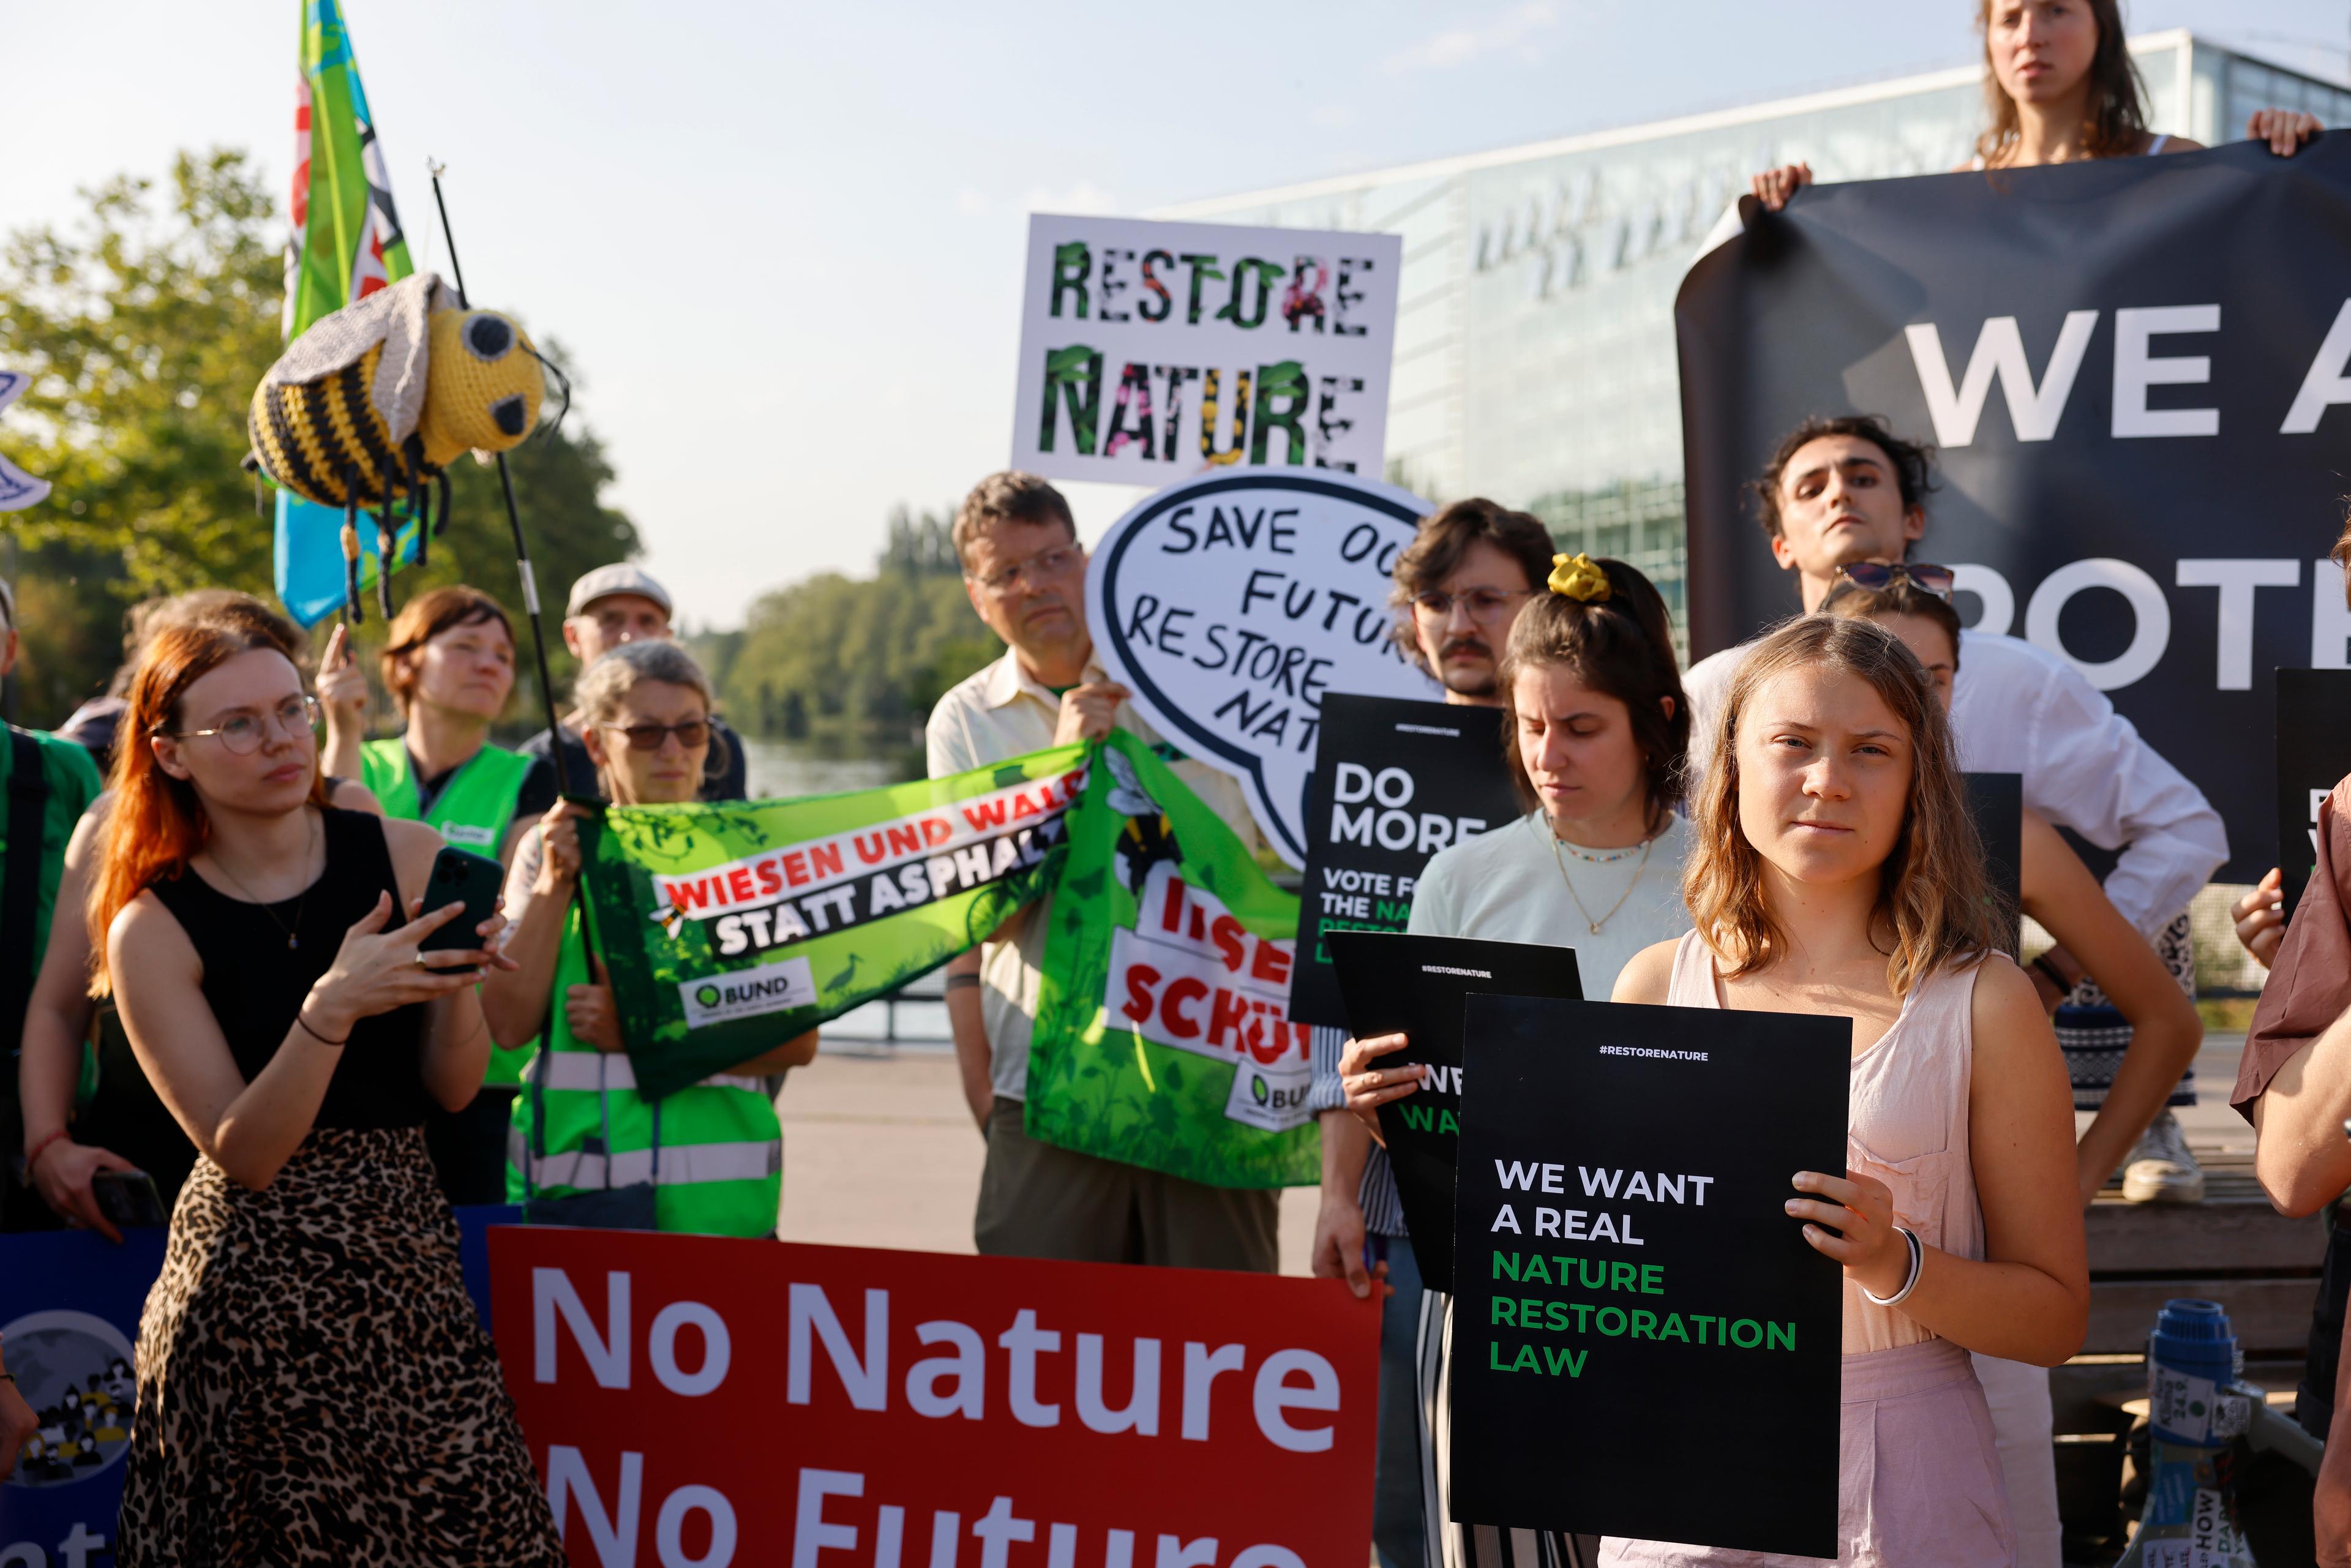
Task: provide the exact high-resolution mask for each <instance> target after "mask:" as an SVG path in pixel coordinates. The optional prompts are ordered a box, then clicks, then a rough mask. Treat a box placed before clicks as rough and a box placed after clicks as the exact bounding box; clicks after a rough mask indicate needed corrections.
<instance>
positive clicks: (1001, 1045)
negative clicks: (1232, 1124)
mask: <svg viewBox="0 0 2351 1568" xmlns="http://www.w3.org/2000/svg"><path fill="white" fill-rule="evenodd" d="M955 549H956V559H957V560H959V561H960V562H961V563H962V565H963V573H964V588H965V591H967V593H969V595H970V596H971V607H972V609H973V610H975V611H977V612H978V614H979V618H980V620H982V621H983V622H987V629H988V630H989V631H991V632H995V633H996V634H997V636H998V637H1000V638H1002V639H1003V640H1004V643H1005V644H1006V646H1005V651H1004V656H1003V657H1002V658H1000V659H998V660H996V661H995V662H994V663H992V664H988V665H987V667H985V668H984V669H982V670H980V671H979V672H978V673H977V674H974V675H972V676H971V677H970V678H969V679H967V680H966V681H965V682H963V684H962V685H958V686H956V688H955V689H954V690H952V691H950V692H948V693H947V694H946V695H945V696H943V697H941V698H940V699H939V700H938V705H937V706H935V707H934V708H932V710H931V718H930V723H929V725H928V726H927V727H925V742H926V747H927V750H928V753H929V762H930V774H931V777H932V778H939V777H941V776H943V775H946V774H952V773H965V772H968V771H970V770H971V769H973V768H983V767H986V766H987V764H989V763H991V762H999V761H1002V760H1003V759H1004V758H1009V757H1019V756H1020V755H1022V754H1023V753H1026V752H1030V751H1038V750H1041V749H1043V748H1044V747H1049V746H1066V745H1069V744H1071V743H1072V742H1074V741H1080V740H1095V739H1100V738H1101V737H1102V736H1104V735H1107V734H1108V733H1109V732H1110V731H1111V729H1112V728H1113V727H1116V728H1119V729H1123V730H1126V731H1128V732H1129V733H1131V734H1133V735H1134V736H1135V737H1138V738H1140V739H1142V740H1144V741H1146V742H1149V743H1151V744H1153V745H1155V746H1159V747H1162V748H1163V754H1164V752H1165V743H1164V742H1163V741H1161V739H1160V737H1159V735H1158V732H1157V731H1155V730H1154V729H1153V728H1152V727H1151V726H1150V724H1149V723H1148V722H1146V721H1145V720H1144V718H1143V717H1142V716H1141V715H1139V714H1137V713H1136V712H1135V711H1134V708H1133V707H1132V706H1129V705H1128V702H1127V692H1126V688H1125V687H1123V686H1121V685H1117V684H1116V683H1114V682H1113V681H1111V680H1110V679H1109V678H1108V677H1107V676H1105V675H1104V674H1103V673H1102V666H1101V664H1099V663H1097V662H1096V660H1095V658H1094V645H1093V638H1092V635H1091V634H1090V633H1089V632H1087V630H1086V552H1085V549H1084V547H1083V546H1081V545H1080V544H1079V543H1078V528H1077V522H1076V520H1075V519H1074V518H1073V517H1071V512H1070V505H1069V503H1068V502H1067V501H1065V500H1063V499H1062V497H1061V492H1060V491H1059V490H1056V489H1055V488H1053V486H1050V485H1049V484H1047V483H1046V482H1045V481H1044V480H1042V479H1040V478H1039V477H1038V476H1035V475H1033V474H1021V473H1017V472H1010V471H1007V472H1005V473H1001V474H991V475H989V476H987V478H985V479H982V480H981V481H980V482H979V483H978V484H977V485H975V486H972V491H971V494H970V495H968V496H967V497H964V501H963V505H962V507H960V508H958V509H957V511H956V521H955ZM1172 765H1173V767H1174V768H1175V773H1176V774H1177V776H1178V777H1180V778H1181V779H1183V780H1184V782H1185V783H1186V785H1187V786H1189V787H1190V789H1192V792H1193V793H1194V794H1196V795H1197V796H1198V797H1199V798H1200V800H1202V801H1203V802H1204V803H1206V804H1207V807H1208V808H1209V809H1210V810H1213V811H1215V812H1216V813H1217V815H1218V816H1219V817H1221V818H1223V819H1224V821H1225V822H1226V824H1227V825H1228V827H1230V828H1231V829H1232V830H1233V831H1234V832H1236V833H1238V834H1239V835H1240V838H1241V841H1242V842H1244V843H1246V844H1249V845H1250V846H1252V847H1254V846H1255V845H1256V844H1257V843H1258V841H1259V838H1258V831H1257V826H1256V824H1255V822H1254V821H1252V820H1251V819H1250V817H1249V802H1248V801H1247V800H1246V799H1244V798H1243V796H1242V794H1241V790H1240V786H1239V785H1238V784H1237V783H1235V782H1234V781H1233V779H1232V778H1231V776H1230V775H1228V774H1225V773H1221V772H1218V771H1217V769H1215V768H1209V767H1207V765H1206V764H1203V763H1199V762H1195V761H1191V760H1189V759H1187V758H1172ZM1049 904H1050V900H1048V901H1046V902H1045V903H1040V904H1033V905H1031V906H1029V908H1028V909H1026V910H1024V911H1022V912H1021V913H1020V914H1019V915H1015V916H1014V917H1013V918H1012V919H1011V920H1010V921H1008V922H1007V923H1006V924H1005V925H1003V926H1001V927H999V928H998V931H997V933H996V936H995V937H994V939H993V940H991V941H989V942H987V943H985V944H983V945H982V946H980V947H978V948H977V949H975V950H973V951H971V952H967V953H965V954H964V955H962V956H959V957H957V958H956V959H954V960H952V961H951V962H949V964H948V965H947V967H946V987H947V1019H948V1024H949V1027H950V1029H951V1030H952V1031H953V1033H954V1036H955V1047H956V1061H957V1063H958V1064H959V1065H960V1066H961V1068H962V1070H963V1083H964V1093H965V1096H966V1098H967V1100H968V1101H969V1103H970V1105H971V1113H972V1119H973V1120H974V1121H976V1122H977V1124H979V1129H980V1133H981V1135H982V1136H984V1137H985V1138H986V1139H987V1164H986V1165H985V1166H983V1167H982V1170H981V1173H980V1183H979V1206H978V1213H977V1216H976V1217H975V1218H974V1220H973V1224H972V1239H973V1240H974V1242H975V1243H976V1244H977V1247H978V1249H979V1250H980V1251H982V1252H984V1253H988V1254H992V1255H996V1256H999V1257H1016V1258H1066V1259H1071V1260H1077V1261H1080V1262H1094V1263H1151V1264H1159V1265H1163V1266H1166V1267H1172V1268H1188V1269H1243V1270H1253V1271H1255V1272H1258V1273H1263V1274H1270V1273H1273V1272H1274V1271H1275V1270H1276V1269H1277V1268H1278V1267H1279V1264H1280V1258H1279V1255H1278V1253H1277V1252H1276V1250H1275V1244H1274V1226H1275V1220H1276V1218H1277V1208H1276V1203H1275V1195H1274V1194H1273V1193H1270V1192H1262V1191H1258V1192H1245V1191H1239V1190H1236V1189H1232V1188H1227V1187H1214V1186H1203V1185H1202V1184H1200V1183H1198V1182H1190V1181H1185V1180H1183V1179H1182V1178H1180V1177H1177V1176H1166V1175H1164V1174H1162V1173H1161V1172H1158V1171H1149V1170H1144V1169H1143V1168H1142V1167H1140V1166H1128V1165H1121V1164H1119V1163H1118V1162H1116V1161H1114V1160H1104V1159H1097V1158H1094V1157H1093V1156H1092V1155H1081V1154H1075V1153H1072V1152H1071V1151H1070V1150H1067V1149H1060V1148H1055V1147H1054V1146H1052V1145H1050V1144H1042V1143H1039V1142H1036V1141H1035V1140H1033V1139H1031V1138H1030V1137H1029V1134H1028V1131H1027V1127H1026V1125H1025V1122H1024V1114H1025V1113H1024V1111H1023V1105H1022V1102H1023V1100H1024V1098H1025V1096H1026V1093H1027V1089H1028V1076H1029V1032H1030V1030H1032V1029H1033V1028H1034V1027H1035V1024H1036V1019H1037V992H1038V983H1039V980H1040V973H1039V966H1040V964H1041V963H1042V962H1043V959H1044V956H1045V933H1046V930H1047V928H1048V926H1049V925H1050V918H1049V912H1048V905H1049Z"/></svg>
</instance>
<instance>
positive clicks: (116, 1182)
mask: <svg viewBox="0 0 2351 1568" xmlns="http://www.w3.org/2000/svg"><path fill="white" fill-rule="evenodd" d="M89 1192H90V1196H91V1197H94V1198H96V1199H97V1200H98V1211H99V1213H100V1214H102V1215H104V1216H106V1218H107V1223H109V1224H110V1225H112V1226H114V1227H116V1228H118V1229H122V1230H132V1229H152V1228H154V1227H156V1226H159V1225H164V1224H168V1223H169V1222H170V1217H169V1216H168V1215H166V1214H165V1213H164V1212H163V1195H162V1193H160V1192H158V1191H156V1190H155V1178H154V1177H153V1176H149V1175H148V1174H147V1173H146V1172H145V1171H99V1172H96V1173H94V1174H93V1175H92V1176H90V1178H89Z"/></svg>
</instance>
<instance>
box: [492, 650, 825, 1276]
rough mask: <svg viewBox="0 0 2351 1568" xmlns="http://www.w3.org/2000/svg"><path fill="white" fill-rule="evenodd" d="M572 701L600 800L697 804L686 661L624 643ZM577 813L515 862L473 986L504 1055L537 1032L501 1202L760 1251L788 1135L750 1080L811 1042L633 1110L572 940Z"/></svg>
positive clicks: (587, 968)
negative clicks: (494, 967) (481, 977)
mask: <svg viewBox="0 0 2351 1568" xmlns="http://www.w3.org/2000/svg"><path fill="white" fill-rule="evenodd" d="M577 696H578V700H579V704H580V739H581V741H582V742H583V743H584V744H585V745H586V746H587V747H588V755H589V757H590V759H592V760H593V761H594V762H595V764H596V777H597V780H598V782H599V783H600V784H601V786H602V788H603V791H604V798H605V799H606V800H610V801H611V802H612V803H613V804H614V805H619V806H664V805H685V804H689V803H691V802H693V801H695V800H699V799H700V798H701V793H702V778H703V765H704V763H705V760H706V759H707V758H708V756H709V752H710V747H711V746H712V744H713V740H712V732H711V727H710V706H711V703H710V681H709V678H708V677H707V676H705V674H703V673H702V668H701V666H700V665H698V664H695V662H694V659H693V656H692V655H691V654H689V653H686V652H685V650H684V649H683V648H681V647H679V646H678V645H677V644H676V643H623V644H622V645H621V646H620V647H617V648H615V649H613V650H612V651H611V653H606V654H604V655H603V656H602V657H601V658H599V659H598V660H597V661H596V662H595V663H594V664H590V665H589V666H588V669H587V671H586V673H585V674H582V675H581V676H580V685H579V687H578V691H577ZM580 815H581V808H580V807H579V806H576V805H574V804H573V803H571V802H570V801H569V800H565V801H561V802H559V803H558V804H557V806H556V808H555V810H552V811H549V813H548V814H547V815H546V817H544V818H543V819H541V821H539V823H538V830H537V831H534V832H532V833H530V834H529V835H528V836H527V837H525V838H524V840H523V841H522V843H521V845H520V847H519V848H518V849H517V851H516V853H515V862H514V867H513V869H512V870H511V871H509V872H508V873H507V893H506V907H507V911H508V912H509V914H510V915H512V917H513V921H514V925H513V935H512V937H511V938H510V940H509V941H508V942H507V946H506V956H507V957H508V958H510V959H512V960H514V962H515V965H516V967H515V968H514V970H513V971H512V972H511V973H501V974H494V975H492V976H491V977H489V979H488V981H487V982H486V984H485V985H484V986H483V987H482V1009H483V1011H484V1012H485V1013H486V1015H487V1016H488V1018H489V1020H490V1031H491V1033H492V1034H493V1035H495V1036H496V1038H497V1039H498V1040H499V1041H500V1042H501V1043H507V1044H520V1043H522V1042H523V1041H526V1040H531V1039H533V1038H535V1037H536V1036H538V1033H539V1031H540V1030H542V1029H544V1030H546V1041H545V1044H544V1046H543V1047H542V1048H541V1050H540V1051H538V1054H537V1055H536V1056H535V1057H533V1058H532V1060H531V1063H530V1065H529V1066H528V1068H526V1069H525V1070H524V1072H523V1087H522V1093H521V1094H520V1096H519V1097H518V1098H517V1100H516V1101H515V1107H514V1131H513V1134H512V1136H511V1137H510V1138H509V1139H508V1141H507V1197H508V1198H509V1200H511V1201H513V1202H517V1203H524V1204H528V1205H531V1206H533V1208H534V1209H535V1212H534V1213H533V1214H532V1215H531V1216H530V1218H533V1219H534V1220H540V1221H544V1222H546V1223H549V1224H559V1225H596V1226H603V1227H607V1228H626V1229H638V1230H653V1229H660V1230H674V1231H688V1232H693V1233H695V1234H700V1235H707V1236H753V1237H757V1236H773V1235H774V1234H775V1233H776V1217H777V1209H778V1203H779V1201H780V1199H781V1197H782V1195H783V1169H784V1130H783V1124H781V1123H780V1122H779V1121H778V1120H777V1117H776V1105H775V1090H774V1088H773V1087H772V1086H771V1085H770V1084H769V1083H768V1082H763V1079H764V1077H765V1076H766V1075H768V1074H778V1075H779V1074H781V1073H783V1072H785V1071H789V1069H791V1068H794V1067H805V1066H807V1065H808V1064H809V1063H810V1061H814V1060H815V1059H816V1048H817V1033H816V1030H809V1031H808V1032H807V1033H805V1034H801V1035H798V1036H795V1037H793V1038H791V1039H789V1040H782V1041H779V1042H778V1044H777V1045H776V1046H775V1047H774V1048H773V1049H772V1050H769V1051H767V1052H765V1053H764V1054H762V1055H760V1056H758V1057H755V1058H753V1059H752V1060H751V1061H745V1062H740V1063H738V1064H737V1065H736V1066H735V1067H734V1068H732V1069H730V1070H729V1071H726V1072H723V1073H718V1074H716V1075H714V1076H712V1077H709V1078H705V1079H704V1080H703V1081H702V1082H699V1083H695V1084H692V1085H690V1086H688V1087H686V1088H684V1089H681V1090H679V1091H677V1092H675V1093H674V1094H670V1095H667V1096H665V1097H664V1098H663V1099H662V1100H660V1101H658V1102H650V1101H647V1100H645V1099H644V1098H643V1096H641V1095H639V1094H638V1092H637V1080H636V1075H635V1073H634V1072H633V1071H632V1070H631V1068H630V1065H629V1058H628V1055H627V1049H628V1048H627V1043H626V1042H625V1041H624V1040H622V1035H621V1019H620V1012H619V1009H618V1008H617V1007H616V1006H615V1004H614V1001H613V997H612V986H611V981H610V980H609V979H608V978H607V977H606V976H605V973H604V966H603V964H602V962H601V960H598V959H595V958H593V957H592V956H590V953H589V951H588V946H587V943H586V941H585V939H584V938H583V936H582V935H581V931H580V903H581V901H580V898H579V897H578V896H576V890H577V889H578V887H579V882H580V827H579V819H580ZM605 936H606V939H607V940H611V941H627V940H629V939H630V937H631V933H629V932H627V931H625V930H623V931H613V932H609V933H606V934H605Z"/></svg>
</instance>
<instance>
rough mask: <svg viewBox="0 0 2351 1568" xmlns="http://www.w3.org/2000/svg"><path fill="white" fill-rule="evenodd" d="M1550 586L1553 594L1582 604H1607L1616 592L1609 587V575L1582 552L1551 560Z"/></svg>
mask: <svg viewBox="0 0 2351 1568" xmlns="http://www.w3.org/2000/svg"><path fill="white" fill-rule="evenodd" d="M1548 586H1549V587H1550V589H1551V591H1552V592H1553V593H1563V594H1565V595H1567V597H1568V598H1570V599H1573V600H1574V601H1576V602H1578V603H1580V604H1605V603H1606V602H1608V599H1609V596H1610V595H1611V594H1612V593H1613V592H1614V590H1613V589H1611V588H1610V587H1609V586H1608V574H1607V573H1606V572H1604V571H1603V570H1600V566H1599V563H1598V562H1596V561H1594V560H1593V559H1592V558H1591V557H1590V556H1588V555H1585V554H1583V552H1582V551H1578V552H1577V553H1576V554H1574V555H1555V556H1553V557H1552V558H1551V579H1550V582H1549V584H1548Z"/></svg>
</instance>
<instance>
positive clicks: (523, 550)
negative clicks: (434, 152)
mask: <svg viewBox="0 0 2351 1568" xmlns="http://www.w3.org/2000/svg"><path fill="white" fill-rule="evenodd" d="M424 167H425V168H426V170H427V171H429V172H431V174H432V176H433V205H434V208H435V209H437V210H438V211H439V213H440V214H441V242H442V244H444V246H447V247H448V250H449V271H450V272H451V273H452V274H453V275H454V276H455V279H456V283H457V303H458V305H459V306H460V307H462V308H470V306H468V304H467V300H466V298H465V266H464V264H463V263H461V262H460V261H458V259H457V236H456V235H455V233H453V232H452V231H451V230H450V227H449V204H448V203H447V202H446V201H444V200H443V198H442V195H441V173H442V171H443V170H444V169H445V168H447V167H448V165H447V164H445V163H436V162H434V161H433V160H432V159H430V158H427V159H426V160H425V161H424ZM497 456H498V489H499V490H500V492H501V493H503V494H504V496H505V497H506V503H507V528H509V529H511V530H512V531H513V534H514V549H515V571H516V573H517V575H519V576H520V577H521V579H522V605H523V610H524V612H525V613H526V614H528V617H529V618H530V647H531V653H533V654H534V655H535V656H536V658H537V659H538V695H539V697H540V699H541V700H542V701H543V702H544V703H545V705H546V707H547V739H548V747H547V752H548V756H549V758H550V759H551V760H552V761H553V762H554V764H555V788H556V790H557V792H558V793H559V794H564V795H569V794H570V793H571V779H570V778H569V770H568V769H567V768H565V767H564V765H563V727H562V725H561V724H560V723H559V721H558V719H557V716H556V712H555V682H554V680H553V678H552V677H551V676H550V675H549V674H548V668H547V632H546V629H545V627H544V626H543V625H542V624H541V623H540V618H539V611H538V578H537V577H536V576H535V575H534V574H533V573H532V571H531V566H530V546H529V545H528V543H527V542H526V541H525V540H524V538H523V536H522V513H521V512H520V511H519V510H518V509H517V507H516V506H515V493H514V476H513V475H512V474H511V473H509V472H508V471H507V455H506V454H505V453H503V452H501V453H499V454H498V455H497Z"/></svg>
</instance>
